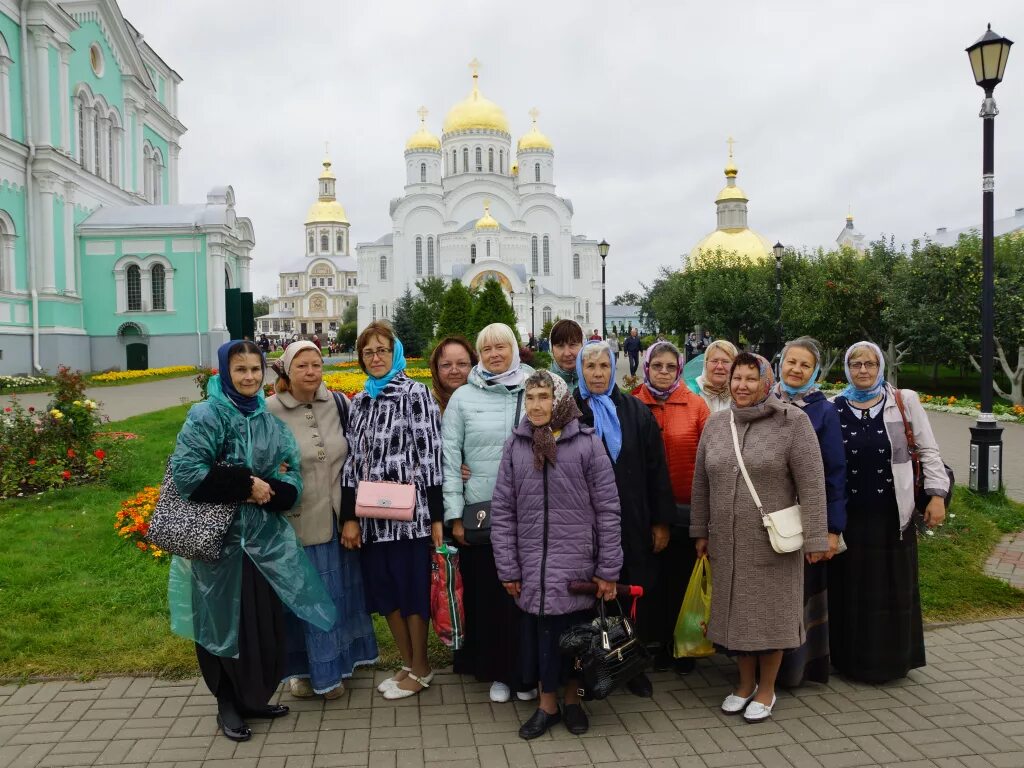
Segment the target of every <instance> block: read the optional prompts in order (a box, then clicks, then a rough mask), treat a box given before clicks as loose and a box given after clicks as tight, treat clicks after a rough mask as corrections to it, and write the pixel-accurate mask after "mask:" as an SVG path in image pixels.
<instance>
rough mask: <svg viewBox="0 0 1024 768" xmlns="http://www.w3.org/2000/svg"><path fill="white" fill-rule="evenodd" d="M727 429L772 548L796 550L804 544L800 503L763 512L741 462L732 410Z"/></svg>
mask: <svg viewBox="0 0 1024 768" xmlns="http://www.w3.org/2000/svg"><path fill="white" fill-rule="evenodd" d="M729 429H731V430H732V447H733V449H734V450H735V451H736V461H737V463H738V464H739V467H740V472H741V473H742V474H743V480H744V481H745V482H746V484H747V490H748V491H750V497H751V498H752V499H753V500H754V504H755V505H756V506H757V511H758V512H760V513H761V522H762V524H763V525H764V527H765V529H766V530H767V531H768V540H769V541H770V542H771V544H772V549H774V550H775V551H776V552H778V553H779V554H780V555H785V554H787V553H789V552H796V551H797V550H798V549H800V548H801V547H803V545H804V525H803V520H802V519H801V517H800V505H799V504H794V505H792V506H791V507H786V508H785V509H780V510H777V511H775V512H770V513H768V514H765V511H764V507H763V506H762V505H761V498H760V497H759V496H758V495H757V491H756V490H754V484H753V483H752V482H751V481H750V475H749V474H747V465H746V464H744V463H743V453H742V451H740V438H739V435H737V434H736V419H735V417H734V416H733V413H732V411H730V412H729Z"/></svg>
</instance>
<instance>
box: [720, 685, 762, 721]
mask: <svg viewBox="0 0 1024 768" xmlns="http://www.w3.org/2000/svg"><path fill="white" fill-rule="evenodd" d="M756 695H757V686H756V685H755V686H754V690H753V691H752V692H751V694H750V695H749V696H746V697H744V696H737V695H736V694H735V693H730V694H729V695H728V696H726V697H725V701H723V702H722V711H723V712H725V714H727V715H738V714H739V713H740V712H742V711H743V710H744V709H746V706H747V704H749V703H750V702H751V700H752V699H753V698H754V697H755V696H756Z"/></svg>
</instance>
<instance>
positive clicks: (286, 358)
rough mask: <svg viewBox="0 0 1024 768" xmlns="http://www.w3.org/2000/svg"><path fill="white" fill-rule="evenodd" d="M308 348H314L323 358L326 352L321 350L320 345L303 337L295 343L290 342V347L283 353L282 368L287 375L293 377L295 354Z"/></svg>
mask: <svg viewBox="0 0 1024 768" xmlns="http://www.w3.org/2000/svg"><path fill="white" fill-rule="evenodd" d="M306 349H311V350H313V351H314V352H316V353H317V354H318V355H319V356H320V359H321V360H323V358H324V353H323V352H322V351H321V350H320V347H318V346H317V345H316V344H314V343H313V342H312V341H306V340H305V339H303V340H302V341H296V342H295V343H294V344H289V345H288V349H286V350H285V351H284V354H283V355H281V370H282V371H284V375H285V376H286V377H291V374H292V361H293V360H294V359H295V356H296V355H297V354H299V352H302V351H303V350H306Z"/></svg>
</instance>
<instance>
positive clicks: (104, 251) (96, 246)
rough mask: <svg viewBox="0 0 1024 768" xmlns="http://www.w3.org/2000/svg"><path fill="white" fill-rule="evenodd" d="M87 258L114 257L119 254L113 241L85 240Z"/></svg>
mask: <svg viewBox="0 0 1024 768" xmlns="http://www.w3.org/2000/svg"><path fill="white" fill-rule="evenodd" d="M84 242H85V255H86V256H113V255H114V254H116V253H117V250H116V246H115V244H114V241H113V240H85V241H84Z"/></svg>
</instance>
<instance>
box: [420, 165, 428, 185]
mask: <svg viewBox="0 0 1024 768" xmlns="http://www.w3.org/2000/svg"><path fill="white" fill-rule="evenodd" d="M426 180H427V164H426V163H420V181H421V182H424V181H426Z"/></svg>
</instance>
